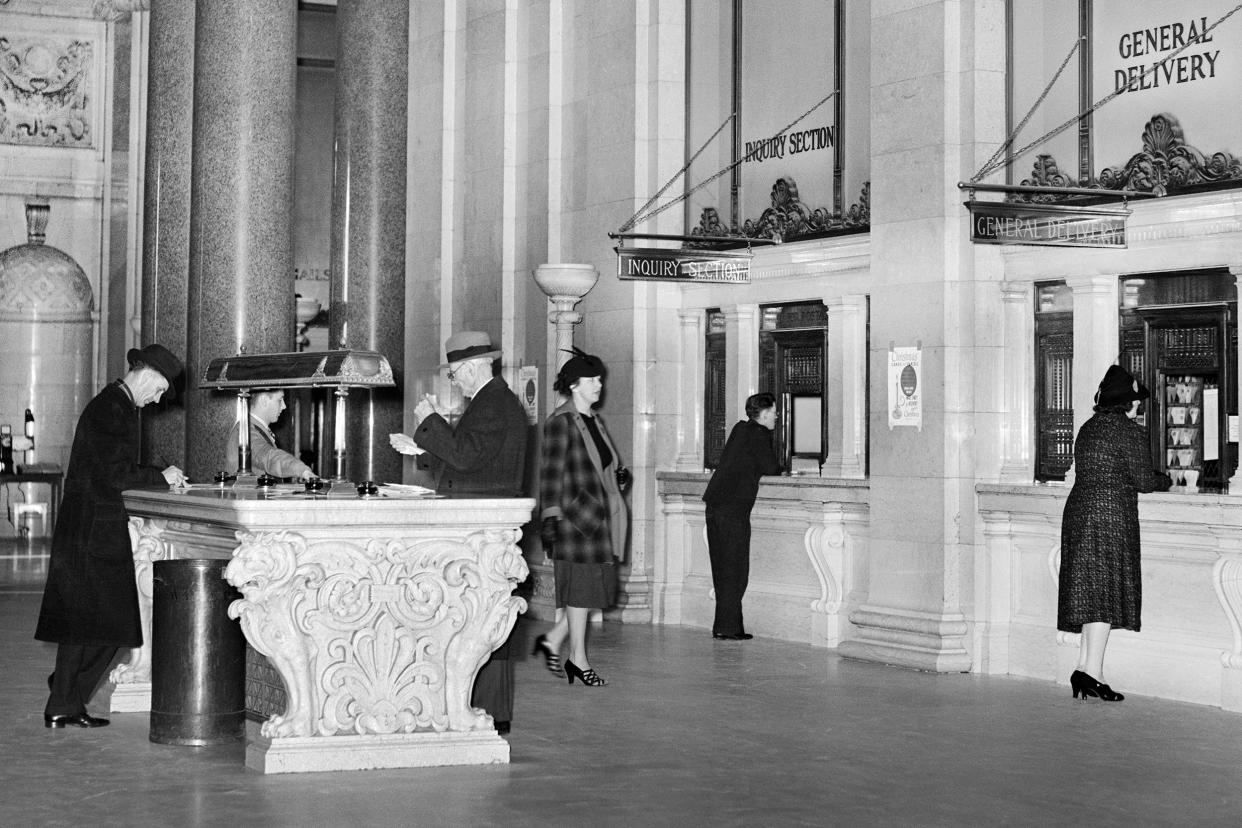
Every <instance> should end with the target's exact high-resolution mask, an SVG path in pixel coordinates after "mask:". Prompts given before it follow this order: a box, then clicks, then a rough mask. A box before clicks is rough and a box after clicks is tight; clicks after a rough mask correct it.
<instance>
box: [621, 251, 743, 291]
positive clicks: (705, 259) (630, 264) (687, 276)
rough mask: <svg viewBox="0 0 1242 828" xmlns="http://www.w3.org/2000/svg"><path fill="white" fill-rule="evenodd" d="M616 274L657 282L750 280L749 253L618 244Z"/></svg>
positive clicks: (623, 277)
mask: <svg viewBox="0 0 1242 828" xmlns="http://www.w3.org/2000/svg"><path fill="white" fill-rule="evenodd" d="M616 250H617V276H618V277H619V278H621V279H645V280H649V281H658V282H738V283H746V282H749V281H750V253H749V252H742V253H721V252H718V251H708V250H669V249H664V248H642V247H632V248H624V247H618V248H616Z"/></svg>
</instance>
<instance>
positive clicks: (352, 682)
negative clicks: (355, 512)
mask: <svg viewBox="0 0 1242 828" xmlns="http://www.w3.org/2000/svg"><path fill="white" fill-rule="evenodd" d="M520 534H521V533H520V530H518V529H483V530H479V531H475V532H472V533H470V534H469V535H467V536H465V538H429V539H416V540H410V539H404V540H388V541H378V540H373V541H369V542H368V543H366V545H365V546H359V545H357V544H351V543H347V542H343V541H327V542H323V541H320V542H316V543H313V544H309V545H308V543H307V541H306V538H305V537H303V536H302V535H300V534H298V533H295V532H289V531H281V532H274V533H273V532H259V533H250V532H244V531H243V532H239V533H238V539H239V540H240V545H239V546H238V548H237V550H236V551H235V552H234V556H233V560H232V561H231V562H230V563H229V566H228V568H227V569H226V570H225V579H226V580H228V582H229V583H231V584H232V585H233V586H235V587H237V589H238V590H240V591H241V593H242V595H243V599H242V600H240V601H235V602H234V603H233V605H232V606H231V607H230V608H229V615H230V616H231V617H233V618H239V619H240V621H241V625H242V630H243V632H245V634H246V638H247V640H248V641H249V642H250V644H251V646H253V647H254V648H255V649H256V650H258V651H259V652H261V653H263V654H264V655H265V656H267V657H268V659H269V660H270V661H271V663H272V664H273V666H275V668H276V670H277V671H278V672H279V673H280V676H281V679H282V680H283V682H284V685H285V690H286V694H287V706H286V708H285V711H284V713H283V714H281V715H277V716H273V717H272V718H270V719H269V720H268V721H267V722H265V723H264V724H263V725H262V728H261V732H262V735H263V736H265V737H267V738H281V737H297V736H344V735H353V734H358V735H366V734H394V733H413V732H416V731H434V732H443V731H473V730H485V729H489V728H491V727H492V718H491V716H489V715H488V714H487V713H486V712H484V711H483V710H481V709H478V708H472V707H471V706H470V690H471V688H472V686H473V684H474V679H475V676H476V675H477V674H478V671H479V668H480V667H482V665H483V663H484V662H485V661H486V660H487V658H488V656H489V655H490V654H491V652H492V651H493V650H494V649H495V648H496V647H498V646H499V645H500V644H501V643H502V642H503V641H504V640H505V638H506V637H507V636H508V634H509V632H510V630H511V629H512V628H513V624H514V622H515V620H516V619H517V614H518V613H519V612H522V611H524V610H525V609H526V602H525V601H524V600H522V599H521V598H518V597H515V596H513V595H512V590H513V587H514V585H515V584H517V583H518V582H520V581H522V580H524V579H525V578H526V575H527V567H526V562H525V560H524V559H523V558H522V555H521V551H520V550H519V548H518V547H517V540H518V538H519V537H520Z"/></svg>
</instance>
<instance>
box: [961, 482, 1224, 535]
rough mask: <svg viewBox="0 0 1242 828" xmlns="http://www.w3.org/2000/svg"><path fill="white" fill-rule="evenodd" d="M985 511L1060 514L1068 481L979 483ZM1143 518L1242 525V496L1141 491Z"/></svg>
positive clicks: (1148, 520) (1140, 517)
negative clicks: (1051, 482)
mask: <svg viewBox="0 0 1242 828" xmlns="http://www.w3.org/2000/svg"><path fill="white" fill-rule="evenodd" d="M975 491H976V492H977V493H978V495H979V508H980V510H981V511H985V512H989V511H1004V512H1014V513H1019V514H1021V513H1042V514H1051V513H1055V514H1056V515H1057V517H1058V518H1059V517H1060V514H1061V512H1062V511H1063V510H1064V508H1065V499H1066V498H1067V497H1069V493H1070V487H1069V486H1065V485H1051V486H1050V485H1012V484H1008V485H1001V484H992V483H980V484H978V485H977V486H975ZM1139 519H1140V520H1142V521H1144V522H1152V521H1162V522H1169V523H1193V524H1199V525H1208V524H1213V525H1223V526H1242V497H1240V496H1238V495H1228V494H1204V493H1196V494H1191V493H1188V492H1186V491H1184V490H1178V489H1176V488H1175V489H1172V490H1170V491H1168V492H1150V493H1147V494H1140V495H1139Z"/></svg>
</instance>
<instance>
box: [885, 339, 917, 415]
mask: <svg viewBox="0 0 1242 828" xmlns="http://www.w3.org/2000/svg"><path fill="white" fill-rule="evenodd" d="M922 374H923V349H922V348H920V347H918V346H914V347H906V348H889V349H888V427H889V429H892V428H895V427H897V426H912V427H914V428H917V429H919V430H920V431H922V429H923V389H922Z"/></svg>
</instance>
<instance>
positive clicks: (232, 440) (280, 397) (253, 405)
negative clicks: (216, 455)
mask: <svg viewBox="0 0 1242 828" xmlns="http://www.w3.org/2000/svg"><path fill="white" fill-rule="evenodd" d="M284 410H285V392H284V391H282V390H280V389H275V390H268V391H256V392H255V393H254V394H253V395H251V397H250V467H251V469H252V470H253V471H254V473H255V474H270V475H272V476H273V477H293V478H296V479H298V480H313V479H314V478H316V477H318V476H319V475H317V474H315V473H314V472H313V471H311V469H310V466H308V465H306V464H305V463H303V462H302V461H301V460H299V459H298V458H296V457H294V456H293V455H292V454H290V453H289V452H287V451H284V450H283V449H281V448H280V447H278V446H277V445H276V435H274V434H272V429H271V424H272V423H274V422H276V421H277V420H279V419H280V414H281V412H282V411H284ZM237 442H238V429H237V423H233V426H232V427H231V428H230V429H229V438H228V440H227V441H226V443H227V445H226V447H225V448H226V450H225V454H224V468H225V471H227V472H229V473H230V474H234V473H236V472H237Z"/></svg>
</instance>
